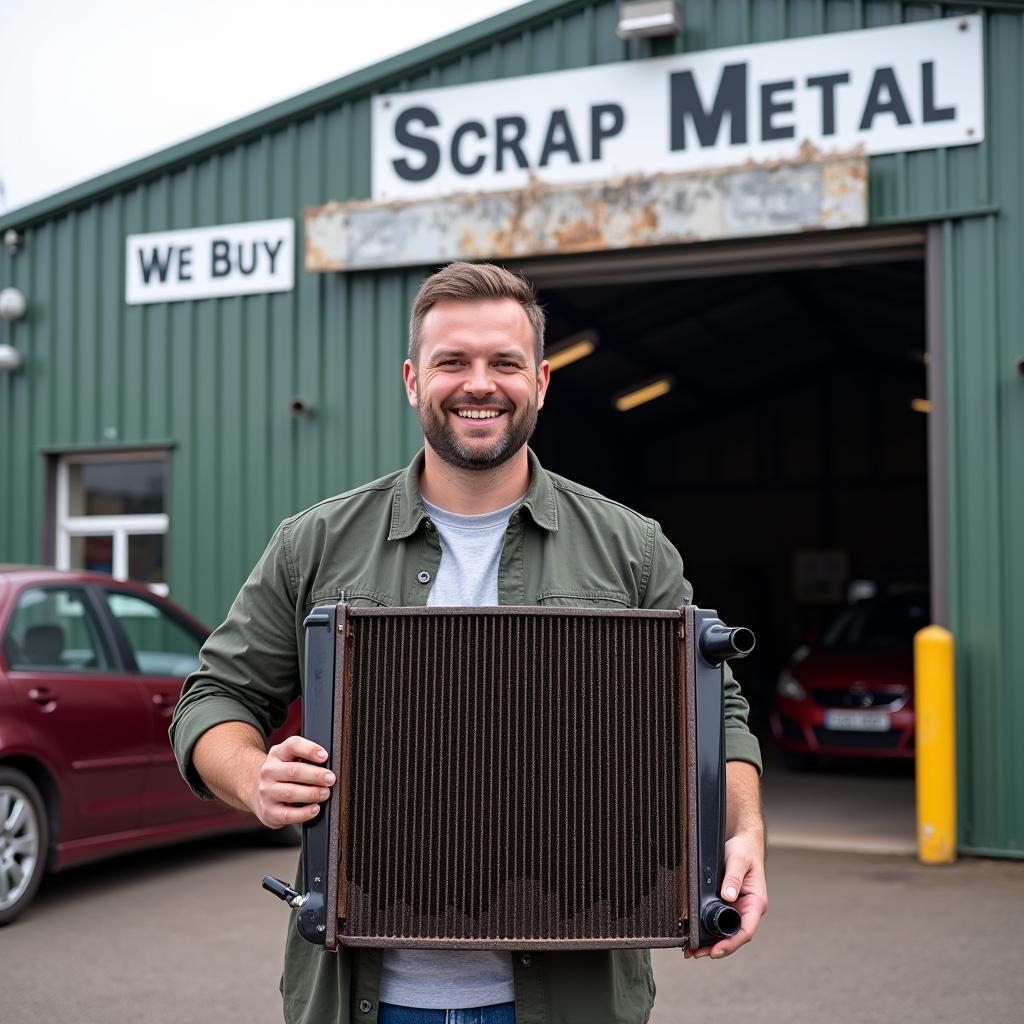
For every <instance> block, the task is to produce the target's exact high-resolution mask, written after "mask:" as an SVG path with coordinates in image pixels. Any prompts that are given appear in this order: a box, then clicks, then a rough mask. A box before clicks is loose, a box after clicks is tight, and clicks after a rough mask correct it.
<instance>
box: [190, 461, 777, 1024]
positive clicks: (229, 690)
mask: <svg viewBox="0 0 1024 1024" xmlns="http://www.w3.org/2000/svg"><path fill="white" fill-rule="evenodd" d="M529 458H530V488H529V491H528V492H527V494H526V497H525V498H524V499H523V502H522V504H521V506H520V507H519V508H518V509H517V510H516V511H515V512H514V513H513V514H512V517H511V519H510V520H509V525H508V530H507V533H506V535H505V541H504V546H503V548H502V554H501V561H500V565H499V570H498V599H499V602H500V603H501V604H502V605H562V606H577V607H578V606H585V607H602V608H676V607H679V606H680V605H682V604H685V603H688V602H689V601H690V600H691V596H692V590H691V587H690V584H689V583H688V582H687V580H686V579H685V578H684V577H683V563H682V559H681V558H680V557H679V553H678V552H677V551H676V549H675V548H674V547H673V546H672V545H671V544H670V543H669V542H668V541H667V540H666V539H665V537H664V535H663V534H662V531H661V528H660V527H659V526H658V524H657V523H656V522H654V520H652V519H648V518H646V517H645V516H642V515H639V514H638V513H636V512H634V511H632V510H631V509H629V508H626V507H625V506H624V505H620V504H619V503H618V502H615V501H611V500H610V499H608V498H605V497H603V496H602V495H600V494H598V493H597V492H595V491H592V490H589V489H588V488H585V487H581V486H579V485H578V484H575V483H572V482H571V481H569V480H566V479H564V478H563V477H559V476H556V475H555V474H553V473H549V472H547V471H546V470H544V469H543V468H542V467H541V465H540V463H539V461H538V460H537V458H536V456H535V455H534V454H533V452H530V453H529ZM422 466H423V455H422V453H420V455H418V456H417V457H416V459H414V460H413V462H412V464H411V465H410V466H409V467H408V468H406V469H405V470H402V471H398V472H395V473H392V474H390V475H388V476H385V477H382V478H381V479H380V480H375V481H373V482H372V483H369V484H366V485H365V486H363V487H358V488H356V489H355V490H352V491H349V492H348V493H346V494H342V495H339V496H337V497H334V498H328V499H327V500H326V501H322V502H320V503H319V504H318V505H314V506H313V507H312V508H310V509H307V510H306V511H305V512H300V513H299V514H298V515H296V516H293V517H292V518H290V519H286V520H285V521H284V522H283V523H281V525H280V526H279V527H278V529H277V531H276V532H275V534H274V536H273V538H272V539H271V541H270V544H269V545H268V547H267V549H266V551H265V552H264V553H263V557H262V558H261V559H260V560H259V562H258V563H257V565H256V567H255V568H254V569H253V571H252V573H251V575H250V576H249V578H248V580H246V582H245V584H244V586H243V587H242V589H241V591H240V592H239V594H238V596H237V597H236V598H235V601H234V603H233V604H232V606H231V610H230V612H229V613H228V617H227V619H226V620H225V622H224V623H223V625H221V626H220V627H218V628H217V629H216V630H215V631H214V632H213V634H212V635H211V636H210V638H209V640H208V641H207V642H206V645H205V646H204V647H203V651H202V658H201V664H200V667H199V669H198V671H196V672H195V673H193V674H192V675H191V676H190V677H189V678H188V680H187V681H186V683H185V686H184V689H183V692H182V697H181V700H180V701H179V703H178V706H177V708H176V710H175V714H174V719H173V721H172V723H171V730H170V731H171V740H172V742H173V744H174V750H175V754H176V756H177V758H178V764H179V766H180V768H181V771H182V774H183V775H184V777H185V779H186V781H187V782H188V783H189V785H191V786H192V788H193V789H194V790H195V792H196V793H197V794H198V795H200V796H202V797H205V798H211V794H210V792H209V790H207V789H206V787H205V786H204V784H203V781H202V779H200V778H199V776H198V775H197V773H196V771H195V767H194V766H193V764H192V750H193V747H194V746H195V743H196V741H197V740H198V739H199V737H200V736H201V735H202V734H203V733H204V732H205V731H206V730H207V729H210V728H211V727H212V726H215V725H218V724H220V723H222V722H237V721H241V722H248V723H249V724H250V725H252V726H254V727H255V728H256V729H258V730H259V731H260V732H261V733H262V734H263V735H264V737H266V736H269V734H270V733H271V732H272V731H273V730H274V729H275V728H277V727H278V726H279V725H280V724H281V723H282V722H283V721H284V718H285V715H286V712H287V708H288V705H289V704H290V703H291V701H292V700H294V699H295V697H296V696H298V695H299V694H300V692H301V673H302V658H301V651H302V649H303V627H302V621H303V619H304V618H305V617H306V615H307V614H308V613H309V611H310V609H311V608H312V607H313V606H314V605H316V604H321V603H326V602H331V601H337V600H338V598H339V596H340V595H341V594H342V592H344V593H345V594H346V595H347V597H348V600H349V601H351V602H352V603H353V604H355V605H364V606H365V605H377V606H384V607H390V606H397V605H404V606H412V605H425V604H426V602H427V595H428V593H429V592H430V584H431V581H432V580H433V579H434V578H435V576H436V574H437V568H438V565H439V564H440V561H441V545H440V541H439V539H438V535H437V530H436V529H435V528H434V525H433V523H431V521H430V519H429V517H428V516H427V514H426V511H425V510H424V508H423V502H422V501H421V499H420V490H419V476H420V473H421V471H422ZM746 721H747V704H746V701H745V700H744V699H743V697H742V696H741V694H740V691H739V686H738V685H737V683H736V682H735V680H734V679H733V678H732V675H731V674H730V673H728V672H727V674H726V694H725V729H726V732H725V736H726V756H727V757H728V758H729V759H732V760H744V761H749V762H751V763H752V764H754V765H755V766H757V768H758V769H759V770H760V752H759V749H758V745H757V741H756V739H755V738H754V737H753V736H752V735H751V734H750V732H749V731H748V729H747V724H746ZM297 888H299V890H300V891H303V890H302V879H301V878H299V879H298V880H297ZM512 964H513V970H514V976H515V992H516V1021H517V1024H570V1022H571V1024H578V1022H580V1021H587V1022H588V1024H641V1022H643V1021H646V1020H647V1017H648V1014H649V1013H650V1009H651V1005H652V1004H653V1001H654V981H653V978H652V975H651V966H650V957H649V955H648V953H647V952H646V951H645V950H629V949H624V950H602V951H594V952H569V953H564V952H559V953H553V952H550V953H537V952H534V953H530V954H525V953H520V954H513V957H512ZM681 964H682V958H681V957H680V965H681ZM380 968H381V952H380V951H379V950H362V951H359V952H354V951H349V950H345V949H342V950H340V951H339V952H338V953H324V952H323V951H322V950H320V949H319V948H318V947H316V946H313V945H311V944H309V943H307V942H305V941H304V940H303V939H301V938H300V937H299V936H298V934H297V933H296V931H295V929H294V928H289V932H288V940H287V946H286V951H285V965H284V974H283V977H282V980H281V992H282V995H283V998H284V1016H285V1020H286V1021H287V1022H288V1024H328V1022H329V1024H336V1022H339V1024H340V1022H344V1024H348V1022H350V1021H351V1022H356V1024H376V1021H377V1006H378V987H379V981H380Z"/></svg>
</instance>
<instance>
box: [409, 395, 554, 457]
mask: <svg viewBox="0 0 1024 1024" xmlns="http://www.w3.org/2000/svg"><path fill="white" fill-rule="evenodd" d="M417 394H419V390H418V389H417ZM474 405H478V406H480V407H485V406H486V407H488V408H494V407H495V406H497V407H500V408H501V409H503V410H504V413H505V419H506V426H505V430H504V431H503V433H502V434H501V436H500V437H498V438H496V439H495V440H494V441H492V442H491V443H490V444H489V445H488V446H487V447H486V448H478V447H476V446H469V445H466V444H465V443H463V442H462V441H461V440H460V439H459V438H458V436H457V435H456V433H455V430H454V429H453V428H452V425H451V423H449V421H448V413H449V412H451V411H452V410H453V409H455V408H456V406H459V407H462V408H472V407H473V406H474ZM537 413H538V409H537V400H536V398H533V399H531V400H530V401H529V402H527V403H526V405H524V406H523V407H522V408H521V409H519V410H518V411H517V410H516V407H515V406H514V405H512V404H510V403H509V404H505V402H504V401H502V402H496V401H495V400H494V399H488V400H486V401H481V402H475V403H474V402H472V401H467V400H466V399H465V398H460V399H459V400H458V401H456V400H455V399H446V400H445V401H444V402H442V403H441V407H440V408H437V407H436V406H434V405H431V404H430V403H427V402H423V401H422V396H421V400H420V405H419V414H420V426H421V428H422V429H423V436H424V438H425V439H426V441H427V443H428V444H429V445H430V447H431V448H432V449H433V450H434V452H435V453H436V454H437V456H438V457H439V458H440V459H442V460H444V461H445V462H447V463H448V464H449V465H450V466H455V467H456V468H457V469H493V468H494V467H495V466H500V465H501V464H502V463H503V462H507V461H508V460H509V459H510V458H512V456H513V455H515V453H516V452H518V451H519V449H520V448H522V447H523V445H524V444H526V442H527V441H529V440H530V438H531V437H532V436H533V432H534V430H535V429H536V428H537Z"/></svg>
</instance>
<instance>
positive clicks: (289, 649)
mask: <svg viewBox="0 0 1024 1024" xmlns="http://www.w3.org/2000/svg"><path fill="white" fill-rule="evenodd" d="M286 539H287V538H286V524H284V523H283V524H282V525H281V526H279V527H278V529H277V531H276V532H275V533H274V536H273V538H272V539H271V541H270V543H269V544H268V545H267V549H266V551H264V553H263V556H262V558H260V560H259V562H257V564H256V567H255V568H254V569H253V571H252V572H251V573H250V575H249V578H248V579H247V580H246V581H245V584H244V585H243V587H242V589H241V590H240V591H239V592H238V596H237V597H236V598H235V600H234V602H233V603H232V605H231V610H230V611H229V612H228V616H227V618H226V619H225V620H224V622H223V623H222V624H221V625H220V626H218V627H217V629H215V630H214V631H213V633H211V634H210V637H209V639H208V640H207V641H206V643H205V644H204V645H203V649H202V651H201V653H200V664H199V668H198V669H197V670H196V671H195V672H193V673H192V675H190V676H189V677H188V679H186V680H185V684H184V686H183V687H182V693H181V699H180V700H179V701H178V704H177V706H176V708H175V709H174V717H173V719H172V721H171V726H170V737H171V744H172V746H173V748H174V756H175V757H176V758H177V761H178V768H179V769H180V771H181V774H182V776H183V777H184V779H185V781H186V782H187V783H188V784H189V786H190V787H191V788H192V790H193V791H194V792H195V793H196V794H197V795H198V796H201V797H204V798H206V799H212V798H213V795H212V794H211V793H210V791H209V790H208V789H207V788H206V787H205V786H204V785H203V781H202V779H200V777H199V775H198V773H197V772H196V770H195V766H194V765H193V763H192V751H193V749H194V748H195V745H196V742H197V741H198V740H199V737H200V736H202V735H203V733H204V732H206V731H207V730H208V729H211V728H212V727H213V726H215V725H219V724H221V723H223V722H245V723H247V724H249V725H251V726H253V727H254V728H255V729H257V730H259V732H260V733H262V735H263V737H264V739H266V738H267V737H269V735H270V734H271V733H272V732H273V731H274V729H276V728H278V726H280V725H281V724H282V723H283V722H284V720H285V717H286V716H287V713H288V705H289V704H290V703H291V702H292V701H293V700H294V699H295V698H296V697H297V696H298V695H299V688H300V679H299V656H298V647H297V642H296V634H295V607H296V596H295V580H294V579H293V577H292V574H291V566H290V565H289V561H288V551H287V547H286Z"/></svg>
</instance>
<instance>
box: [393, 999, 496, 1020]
mask: <svg viewBox="0 0 1024 1024" xmlns="http://www.w3.org/2000/svg"><path fill="white" fill-rule="evenodd" d="M377 1024H516V1004H515V1003H494V1004H493V1005H492V1006H474V1007H473V1008H472V1009H470V1010H417V1009H414V1008H413V1007H411V1006H394V1005H392V1004H391V1003H381V1004H380V1009H379V1010H378V1011H377Z"/></svg>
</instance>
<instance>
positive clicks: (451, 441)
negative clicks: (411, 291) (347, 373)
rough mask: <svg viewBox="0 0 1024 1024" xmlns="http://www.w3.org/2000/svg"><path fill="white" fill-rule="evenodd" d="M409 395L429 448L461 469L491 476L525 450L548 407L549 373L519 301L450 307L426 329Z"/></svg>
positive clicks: (441, 305) (437, 310)
mask: <svg viewBox="0 0 1024 1024" xmlns="http://www.w3.org/2000/svg"><path fill="white" fill-rule="evenodd" d="M417 364H418V365H416V366H413V364H412V363H411V362H410V361H409V360H406V363H405V368H404V371H403V372H404V377H405V389H406V394H407V395H408V398H409V404H410V405H412V406H413V407H414V408H415V409H417V410H418V412H419V417H420V425H421V426H422V428H423V436H424V438H425V439H426V442H427V444H428V445H429V446H430V447H431V448H432V449H433V450H434V452H436V453H437V455H438V456H439V457H440V458H442V459H444V461H445V462H447V463H449V464H450V465H452V466H457V467H459V468H460V469H490V468H492V467H493V466H499V465H501V463H503V462H505V461H506V459H509V458H511V457H512V456H513V455H515V453H516V452H518V451H519V450H520V448H522V447H523V445H524V444H526V442H527V441H528V440H529V439H530V436H531V435H532V434H533V431H534V428H535V427H536V425H537V413H538V411H539V410H540V408H541V406H543V404H544V395H545V393H546V392H547V388H548V378H549V373H550V370H549V367H548V364H547V362H542V363H541V364H540V366H539V367H538V366H536V365H535V363H534V344H533V331H532V330H531V329H530V321H529V320H528V319H527V317H526V313H525V312H524V311H523V308H522V306H520V305H519V303H518V302H516V301H515V300H513V299H483V300H479V301H466V302H463V301H457V300H454V299H444V300H442V301H441V302H438V303H437V305H435V306H433V307H432V308H431V310H430V312H429V313H427V315H426V317H425V318H424V321H423V329H422V333H421V344H420V351H419V358H418V360H417Z"/></svg>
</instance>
